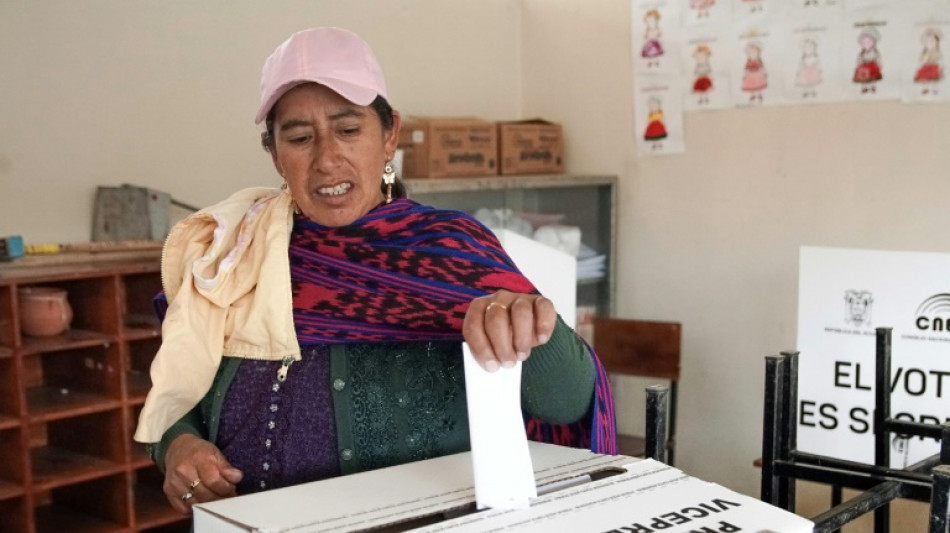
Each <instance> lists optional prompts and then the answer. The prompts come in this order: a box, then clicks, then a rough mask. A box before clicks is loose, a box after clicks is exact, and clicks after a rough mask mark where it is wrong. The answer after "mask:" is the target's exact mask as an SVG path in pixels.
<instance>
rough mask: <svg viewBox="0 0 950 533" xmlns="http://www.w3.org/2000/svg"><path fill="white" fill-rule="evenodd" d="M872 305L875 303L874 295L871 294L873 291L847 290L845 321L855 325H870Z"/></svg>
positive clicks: (845, 296) (845, 295) (845, 294)
mask: <svg viewBox="0 0 950 533" xmlns="http://www.w3.org/2000/svg"><path fill="white" fill-rule="evenodd" d="M872 305H874V296H873V295H872V294H871V291H855V290H847V291H845V292H844V321H845V323H848V324H854V325H855V326H870V325H871V306H872Z"/></svg>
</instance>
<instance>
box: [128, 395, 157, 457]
mask: <svg viewBox="0 0 950 533" xmlns="http://www.w3.org/2000/svg"><path fill="white" fill-rule="evenodd" d="M128 409H129V421H128V422H129V423H128V425H127V427H128V428H129V429H128V431H129V432H128V437H127V438H128V441H129V446H130V448H129V464H130V465H131V466H132V468H140V467H143V466H150V465H151V464H152V458H151V457H150V456H149V454H148V451H147V450H146V449H145V445H144V444H142V443H141V442H135V440H134V439H133V438H132V435H134V434H135V428H136V427H137V426H138V423H139V415H140V414H141V413H142V405H141V404H139V405H131V406H129V408H128Z"/></svg>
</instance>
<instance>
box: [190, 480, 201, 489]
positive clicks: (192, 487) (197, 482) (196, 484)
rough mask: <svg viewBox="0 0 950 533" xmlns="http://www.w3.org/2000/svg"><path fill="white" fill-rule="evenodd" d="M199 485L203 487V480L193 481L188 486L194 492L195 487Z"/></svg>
mask: <svg viewBox="0 0 950 533" xmlns="http://www.w3.org/2000/svg"><path fill="white" fill-rule="evenodd" d="M198 485H201V480H200V479H196V480H194V481H192V482H191V483H190V484H189V485H188V488H189V489H192V490H194V489H195V487H197V486H198Z"/></svg>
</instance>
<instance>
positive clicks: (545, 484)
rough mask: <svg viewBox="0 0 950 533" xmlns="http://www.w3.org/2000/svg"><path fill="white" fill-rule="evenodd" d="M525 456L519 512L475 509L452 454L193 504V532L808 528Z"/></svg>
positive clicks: (638, 474) (559, 450) (636, 472)
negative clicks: (530, 492) (527, 489)
mask: <svg viewBox="0 0 950 533" xmlns="http://www.w3.org/2000/svg"><path fill="white" fill-rule="evenodd" d="M530 449H531V457H532V462H533V465H534V471H535V479H536V480H537V484H538V493H539V496H538V498H537V499H535V500H533V501H532V502H531V506H530V507H529V508H527V509H518V510H495V509H486V510H483V511H475V505H474V501H475V490H474V487H473V483H472V462H471V455H470V454H469V453H460V454H456V455H449V456H445V457H440V458H437V459H429V460H426V461H419V462H415V463H409V464H405V465H400V466H395V467H391V468H383V469H379V470H373V471H369V472H363V473H360V474H353V475H349V476H343V477H338V478H333V479H328V480H324V481H317V482H314V483H305V484H302V485H297V486H294V487H287V488H283V489H276V490H272V491H268V492H262V493H258V494H252V495H247V496H240V497H237V498H230V499H226V500H220V501H216V502H211V503H203V504H198V505H196V506H195V507H194V526H195V533H247V532H259V533H313V532H352V531H385V532H394V531H416V532H418V533H436V532H447V533H472V532H483V531H499V530H506V531H508V530H511V531H517V532H535V531H537V532H541V531H544V532H545V533H550V532H551V531H571V532H578V533H583V532H588V531H589V532H596V533H611V532H621V531H642V532H644V533H647V532H653V531H662V532H664V533H685V532H688V531H694V530H698V531H721V532H738V531H769V532H770V533H808V532H811V531H812V527H813V524H812V523H811V522H809V521H808V520H805V519H804V518H801V517H798V516H795V515H794V514H791V513H788V512H786V511H783V510H781V509H778V508H775V507H772V506H770V505H768V504H765V503H763V502H761V501H759V500H756V499H754V498H751V497H748V496H744V495H741V494H738V493H735V492H732V491H730V490H728V489H726V488H724V487H721V486H719V485H716V484H713V483H708V482H705V481H702V480H699V479H696V478H694V477H690V476H688V475H686V474H684V473H683V472H681V471H679V470H677V469H675V468H673V467H670V466H667V465H664V464H662V463H658V462H655V461H650V460H646V461H644V460H639V459H634V458H631V457H626V456H619V455H618V456H609V455H598V454H594V453H591V452H589V451H587V450H578V449H573V448H564V447H560V446H554V445H550V444H539V443H535V442H532V443H530ZM703 528H708V529H703Z"/></svg>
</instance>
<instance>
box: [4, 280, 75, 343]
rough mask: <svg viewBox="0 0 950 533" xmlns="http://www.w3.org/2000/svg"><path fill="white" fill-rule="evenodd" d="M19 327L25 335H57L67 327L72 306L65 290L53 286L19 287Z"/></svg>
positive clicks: (71, 316) (71, 315) (70, 320)
mask: <svg viewBox="0 0 950 533" xmlns="http://www.w3.org/2000/svg"><path fill="white" fill-rule="evenodd" d="M18 294H19V299H20V329H21V330H22V331H23V333H26V334H27V335H33V336H36V337H47V336H50V335H59V334H60V333H62V332H64V331H66V329H67V328H69V323H70V322H72V320H73V308H72V307H70V305H69V300H67V299H66V290H65V289H57V288H55V287H20V290H19V291H18Z"/></svg>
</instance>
